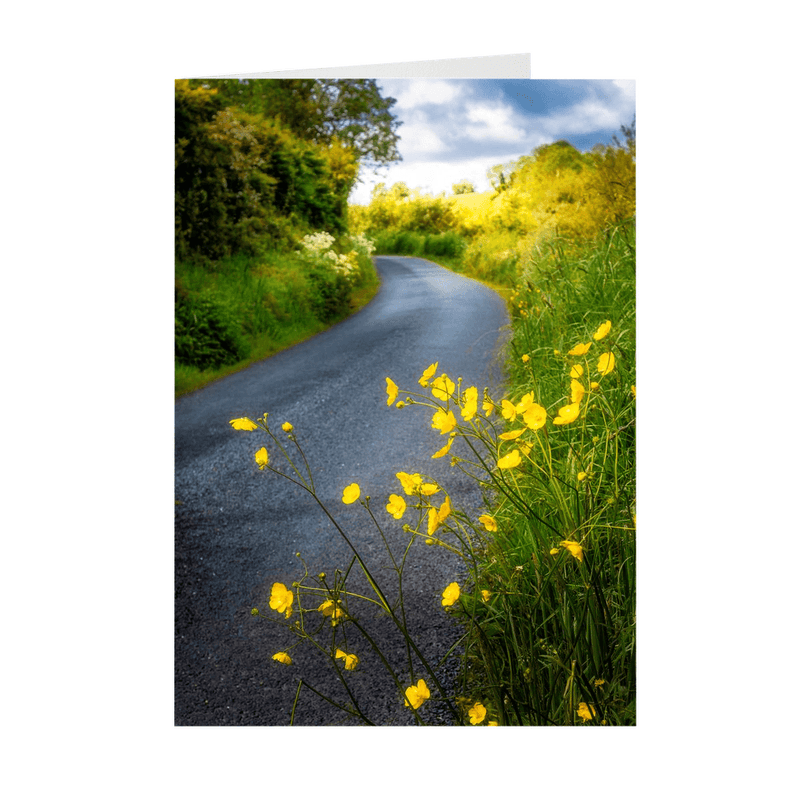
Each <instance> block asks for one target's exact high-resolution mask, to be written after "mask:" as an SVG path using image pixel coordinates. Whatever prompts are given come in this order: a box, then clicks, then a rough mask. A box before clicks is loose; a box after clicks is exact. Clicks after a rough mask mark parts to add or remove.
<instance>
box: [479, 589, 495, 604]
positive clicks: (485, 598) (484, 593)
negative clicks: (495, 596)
mask: <svg viewBox="0 0 800 800" xmlns="http://www.w3.org/2000/svg"><path fill="white" fill-rule="evenodd" d="M491 596H492V593H491V592H490V591H489V590H488V589H481V597H482V598H483V602H484V603H488V602H489V598H490V597H491Z"/></svg>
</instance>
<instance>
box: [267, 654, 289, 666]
mask: <svg viewBox="0 0 800 800" xmlns="http://www.w3.org/2000/svg"><path fill="white" fill-rule="evenodd" d="M272 660H273V661H280V663H281V664H291V663H292V657H291V656H290V655H289V654H288V653H275V655H274V656H272Z"/></svg>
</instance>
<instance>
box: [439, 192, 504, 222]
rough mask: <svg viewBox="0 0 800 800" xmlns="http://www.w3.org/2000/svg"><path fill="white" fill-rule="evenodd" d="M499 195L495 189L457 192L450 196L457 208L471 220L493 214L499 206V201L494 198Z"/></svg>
mask: <svg viewBox="0 0 800 800" xmlns="http://www.w3.org/2000/svg"><path fill="white" fill-rule="evenodd" d="M493 197H497V195H496V194H495V193H494V191H491V190H490V191H488V192H473V193H471V194H456V195H453V196H452V197H449V198H448V199H449V200H453V202H454V203H455V205H456V209H457V211H458V212H460V213H461V214H462V215H463V217H464V218H466V219H467V220H469V221H473V220H477V219H485V218H486V217H488V216H493V214H494V213H496V211H497V209H498V208H499V204H498V203H497V201H493V200H492V198H493Z"/></svg>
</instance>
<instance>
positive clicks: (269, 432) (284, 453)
mask: <svg viewBox="0 0 800 800" xmlns="http://www.w3.org/2000/svg"><path fill="white" fill-rule="evenodd" d="M264 430H265V431H266V432H267V434H268V435H269V437H270V439H272V441H273V442H275V444H276V445H277V446H278V449H279V450H280V451H281V453H283V457H284V458H285V459H286V461H287V462H288V464H289V466H290V467H291V468H292V470H293V471H294V474H295V475H297V477H298V478H299V479H300V481H299V482H298V481H294V483H297V484H298V486H303V488H305V489H308V486H307V484H306V481H305V478H304V477H303V476H302V475H301V473H300V470H299V469H297V467H296V466H295V465H294V461H292V459H291V458H289V454H288V453H287V452H286V448H285V447H284V446H283V445H282V444H281V442H280V441H279V440H278V437H277V436H276V435H275V434H274V433H273V432H272V431H271V430H270V429H269V428H266V427H265V428H264ZM295 444H297V442H296V441H295ZM301 454H302V451H301ZM267 468H268V469H272V468H271V467H270V466H269V464H267ZM272 471H273V472H277V473H278V475H283V476H284V477H285V478H287V479H289V480H292V481H293V480H294V479H293V478H289V476H288V475H286V474H285V473H283V472H280V471H278V470H275V469H273V470H272ZM310 475H311V473H310V472H309V477H310Z"/></svg>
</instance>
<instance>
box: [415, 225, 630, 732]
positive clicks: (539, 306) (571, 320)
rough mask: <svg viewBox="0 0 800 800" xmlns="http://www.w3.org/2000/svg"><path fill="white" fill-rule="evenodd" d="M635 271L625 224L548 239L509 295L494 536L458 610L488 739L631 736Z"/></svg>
mask: <svg viewBox="0 0 800 800" xmlns="http://www.w3.org/2000/svg"><path fill="white" fill-rule="evenodd" d="M419 257H426V256H425V255H424V254H420V256H419ZM430 257H431V259H432V260H435V261H437V263H442V265H443V266H450V265H449V264H446V263H444V259H440V258H437V257H435V256H433V255H431V256H430ZM635 262H636V257H635V230H634V227H633V225H632V224H627V225H623V226H620V227H618V228H616V229H613V230H610V231H608V232H607V233H606V234H604V235H602V236H600V237H598V238H597V239H596V240H594V241H593V242H584V243H577V242H575V241H572V240H566V239H564V240H562V239H558V238H555V237H554V238H552V239H551V240H550V241H548V242H547V243H544V244H541V245H540V246H538V247H536V248H532V249H531V250H530V251H529V252H528V254H527V257H525V258H522V259H520V262H519V263H518V265H517V270H516V280H515V281H514V283H513V284H511V285H507V287H506V289H507V291H508V293H509V294H508V298H507V299H508V305H509V310H510V314H511V318H512V336H511V338H510V341H509V344H508V350H507V353H506V367H507V369H506V373H507V385H506V392H505V396H504V397H503V399H502V400H500V399H498V398H495V399H494V402H493V403H490V405H489V406H485V407H484V408H485V410H486V416H485V417H484V418H483V420H482V424H483V423H485V424H486V425H487V426H492V425H493V426H494V427H495V429H496V430H497V435H496V436H495V435H494V434H492V436H491V437H490V438H489V439H486V443H487V445H489V446H490V447H493V448H495V451H496V458H497V466H496V468H495V469H494V470H492V475H493V477H492V480H491V482H490V483H488V484H486V485H485V487H484V488H485V489H486V490H487V493H488V496H489V498H490V508H489V515H488V517H487V518H485V521H484V524H485V525H486V527H487V531H489V532H490V533H489V537H488V540H487V542H488V543H487V545H486V548H485V549H484V550H483V551H481V552H479V551H475V552H474V557H475V561H474V564H475V567H474V569H473V570H472V579H471V581H470V585H469V586H466V587H464V588H465V592H464V598H465V599H464V602H463V603H462V604H461V605H460V607H459V608H460V612H461V614H462V616H463V620H464V622H465V625H466V630H467V632H468V633H467V636H468V639H467V644H466V652H467V661H466V670H465V672H464V675H463V676H462V680H463V681H464V687H463V688H464V695H465V696H469V697H470V698H471V701H472V700H476V701H478V703H479V704H480V707H481V708H482V709H485V710H488V714H489V718H491V719H493V720H495V721H496V722H495V723H493V724H501V725H576V724H577V725H585V724H589V725H614V726H628V725H635V724H636V625H635V620H636V427H635V426H636V388H635V387H636V301H635V295H636V292H635V282H636V264H635ZM450 268H454V269H455V271H457V272H462V271H463V274H466V275H470V269H469V264H458V265H455V267H450ZM470 277H477V276H472V275H470ZM478 279H479V280H480V277H478ZM459 402H462V401H461V400H459ZM492 406H493V410H492V408H491V407H492ZM442 413H444V412H442ZM498 417H499V419H498ZM478 418H479V417H478V416H476V417H475V419H478ZM490 418H491V419H492V420H494V419H496V420H497V421H496V422H494V423H492V422H490ZM455 430H457V431H458V432H459V433H461V432H462V426H461V424H460V423H459V426H458V427H456V429H455ZM464 430H465V432H466V433H467V434H468V435H469V434H474V433H475V431H476V429H475V428H473V430H472V431H469V430H468V429H467V428H464Z"/></svg>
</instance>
